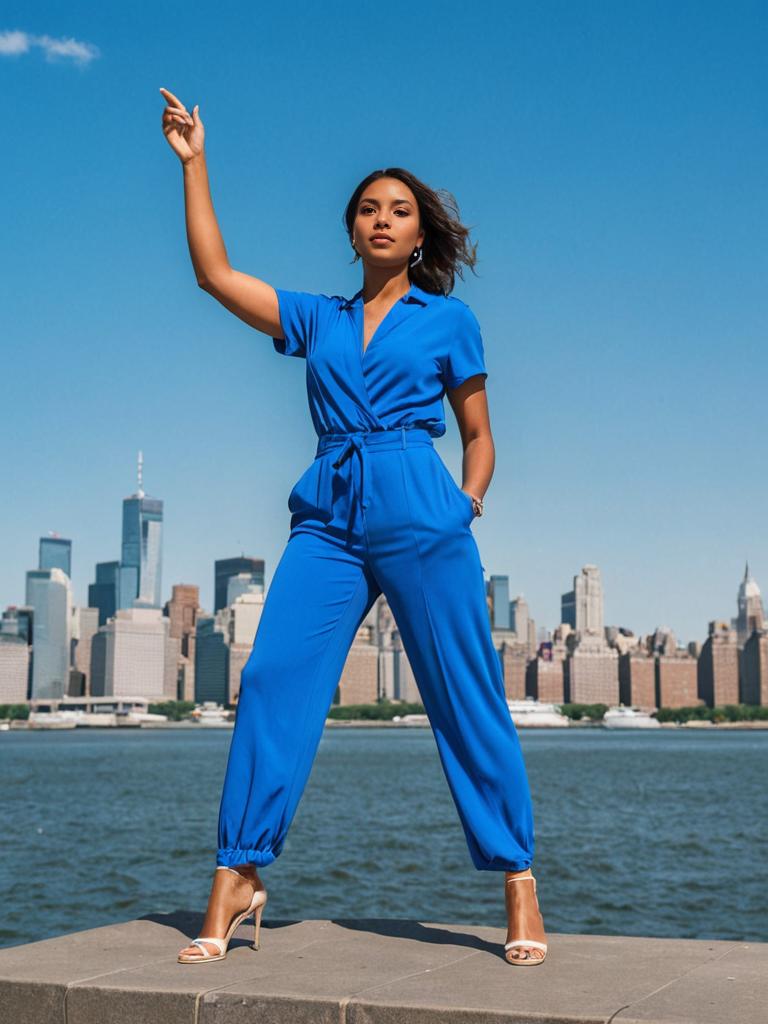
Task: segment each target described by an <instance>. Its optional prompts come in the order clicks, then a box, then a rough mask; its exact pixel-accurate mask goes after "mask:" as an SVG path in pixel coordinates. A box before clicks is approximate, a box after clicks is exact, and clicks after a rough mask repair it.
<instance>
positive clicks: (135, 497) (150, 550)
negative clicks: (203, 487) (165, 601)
mask: <svg viewBox="0 0 768 1024" xmlns="http://www.w3.org/2000/svg"><path fill="white" fill-rule="evenodd" d="M142 469H143V457H142V453H141V452H139V464H138V488H137V491H136V493H135V494H132V495H131V496H130V497H128V498H125V499H124V500H123V537H122V548H121V555H120V587H119V590H120V593H119V594H118V607H119V608H130V607H140V608H161V607H162V599H161V586H162V562H163V503H162V501H161V500H160V499H159V498H150V497H148V496H147V495H146V494H145V493H144V489H143V485H142Z"/></svg>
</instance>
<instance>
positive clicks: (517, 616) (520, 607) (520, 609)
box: [509, 594, 530, 643]
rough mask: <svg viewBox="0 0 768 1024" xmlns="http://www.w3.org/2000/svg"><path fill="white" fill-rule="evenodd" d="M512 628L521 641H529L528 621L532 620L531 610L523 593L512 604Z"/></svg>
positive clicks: (510, 624)
mask: <svg viewBox="0 0 768 1024" xmlns="http://www.w3.org/2000/svg"><path fill="white" fill-rule="evenodd" d="M509 607H510V623H509V626H510V629H511V630H512V631H513V632H514V633H515V634H516V636H517V639H518V640H519V641H520V642H521V643H527V642H528V623H529V622H530V611H529V609H528V602H527V601H526V599H525V598H524V597H523V595H522V594H518V595H517V597H516V598H515V599H514V601H512V603H511V604H510V606H509Z"/></svg>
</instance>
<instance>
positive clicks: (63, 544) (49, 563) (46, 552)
mask: <svg viewBox="0 0 768 1024" xmlns="http://www.w3.org/2000/svg"><path fill="white" fill-rule="evenodd" d="M37 568H38V569H61V571H62V572H65V573H66V574H67V576H69V578H70V579H72V541H71V540H65V539H64V537H59V535H58V534H57V533H50V534H49V535H48V536H47V537H41V538H40V553H39V556H38V564H37Z"/></svg>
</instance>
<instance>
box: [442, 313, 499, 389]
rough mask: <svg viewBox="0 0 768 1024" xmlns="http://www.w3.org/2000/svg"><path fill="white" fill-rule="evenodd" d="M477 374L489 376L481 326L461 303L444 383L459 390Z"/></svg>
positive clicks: (447, 358)
mask: <svg viewBox="0 0 768 1024" xmlns="http://www.w3.org/2000/svg"><path fill="white" fill-rule="evenodd" d="M476 374H482V376H483V377H487V376H488V371H487V370H486V368H485V354H484V352H483V338H482V334H481V333H480V324H479V323H478V322H477V318H476V317H475V314H474V313H473V312H472V310H471V309H470V308H469V306H468V305H467V304H466V303H464V302H459V306H458V309H457V313H456V320H455V324H454V330H453V337H452V340H451V347H450V349H449V351H448V355H447V356H446V359H445V363H444V366H443V382H444V384H445V386H446V388H457V387H458V386H459V384H463V383H464V381H465V380H467V379H468V378H469V377H474V376H475V375H476Z"/></svg>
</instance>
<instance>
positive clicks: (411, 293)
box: [341, 281, 436, 309]
mask: <svg viewBox="0 0 768 1024" xmlns="http://www.w3.org/2000/svg"><path fill="white" fill-rule="evenodd" d="M435 297H436V296H434V295H433V294H432V293H431V292H425V291H424V289H423V288H419V286H418V285H417V284H415V283H414V282H413V281H412V282H411V287H410V288H409V289H408V291H407V292H406V293H405V295H401V296H400V298H399V299H398V301H399V302H418V303H420V304H421V305H422V306H426V305H428V304H429V302H430V300H431V299H433V298H435ZM358 303H359V304H360V305H362V303H363V289H362V288H360V289H359V290H358V291H357V292H355V294H354V295H353V296H352V298H351V299H344V301H343V302H342V303H341V308H342V309H352V308H353V307H354V306H356V305H358Z"/></svg>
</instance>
